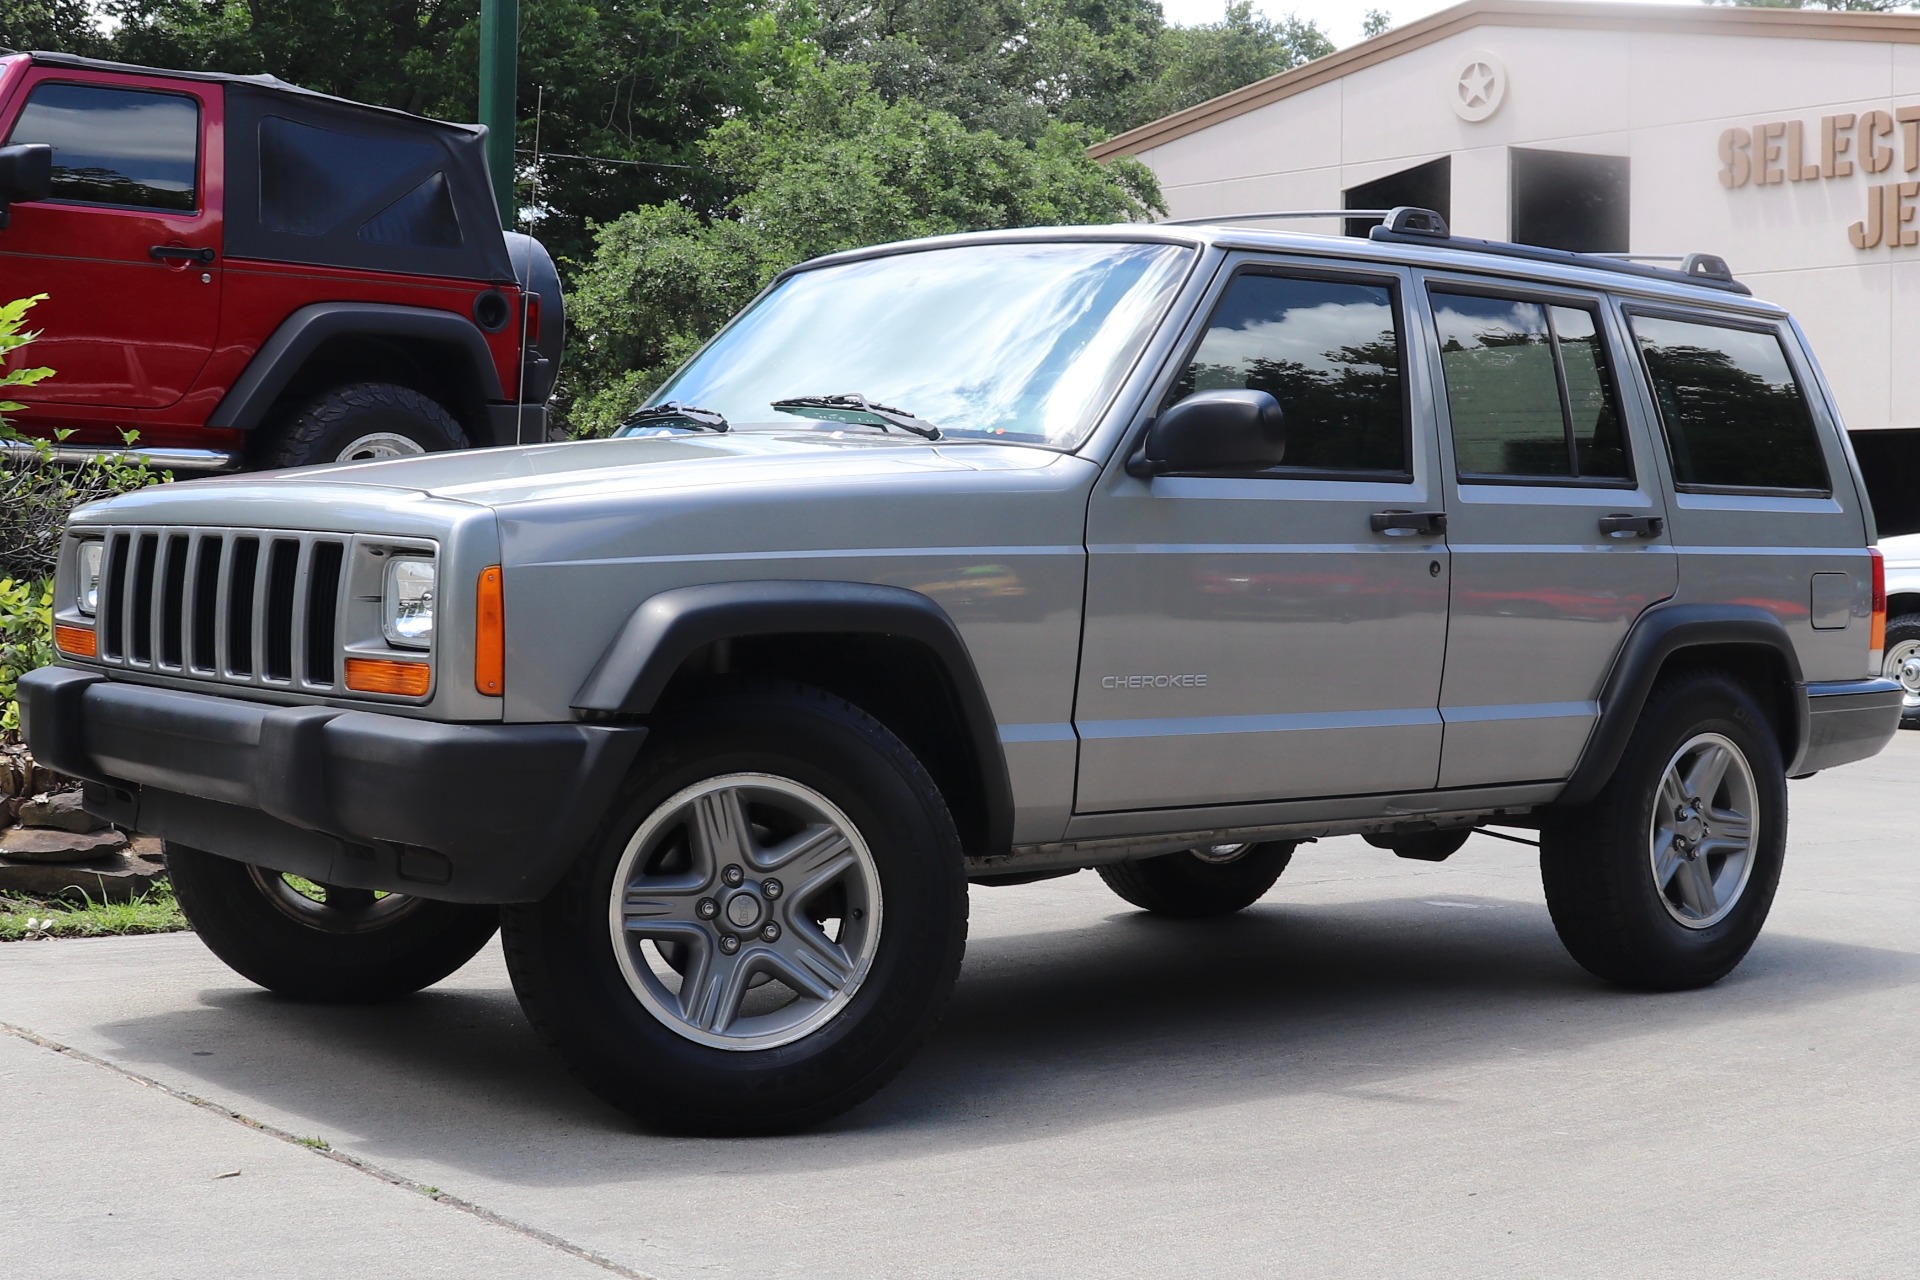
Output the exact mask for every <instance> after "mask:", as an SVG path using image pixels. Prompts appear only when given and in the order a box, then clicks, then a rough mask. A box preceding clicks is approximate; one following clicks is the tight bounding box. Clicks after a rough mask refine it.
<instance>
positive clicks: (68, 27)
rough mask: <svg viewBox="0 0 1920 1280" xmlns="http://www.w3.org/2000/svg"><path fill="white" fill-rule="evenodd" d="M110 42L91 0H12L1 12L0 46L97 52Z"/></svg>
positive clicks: (71, 51)
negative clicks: (97, 24) (94, 18)
mask: <svg viewBox="0 0 1920 1280" xmlns="http://www.w3.org/2000/svg"><path fill="white" fill-rule="evenodd" d="M106 44H107V40H106V37H105V36H104V35H102V34H101V32H100V30H99V29H98V28H97V27H96V26H94V22H93V8H92V6H91V5H90V4H88V3H87V0H10V3H9V4H8V5H7V6H6V8H5V10H4V11H0V49H57V50H60V51H63V52H66V53H79V54H94V53H101V52H104V51H105V49H106Z"/></svg>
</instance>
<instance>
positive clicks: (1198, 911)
mask: <svg viewBox="0 0 1920 1280" xmlns="http://www.w3.org/2000/svg"><path fill="white" fill-rule="evenodd" d="M1297 845H1298V842H1297V841H1293V840H1273V841H1268V842H1267V843H1264V844H1256V845H1254V846H1252V847H1251V848H1249V849H1248V850H1247V851H1246V852H1245V853H1243V854H1241V855H1240V856H1239V857H1237V858H1235V859H1234V860H1233V861H1232V862H1208V861H1206V860H1205V859H1203V858H1199V857H1196V856H1195V855H1194V854H1193V853H1191V852H1186V851H1182V852H1180V853H1167V854H1162V855H1160V856H1159V857H1157V858H1141V859H1138V860H1136V861H1133V862H1115V863H1111V864H1109V865H1107V866H1104V867H1101V868H1099V871H1100V878H1101V879H1102V880H1104V881H1106V884H1107V888H1109V889H1111V890H1113V891H1114V892H1115V893H1117V894H1119V895H1120V896H1121V897H1122V898H1124V899H1125V900H1126V901H1128V902H1130V903H1132V904H1133V905H1134V906H1136V907H1139V908H1140V909H1141V910H1142V911H1151V912H1153V913H1154V914H1155V915H1160V916H1172V917H1175V918H1177V919H1184V920H1198V919H1203V918H1205V917H1208V916H1226V915H1232V914H1233V913H1234V912H1236V911H1242V910H1245V909H1246V908H1247V907H1250V906H1252V905H1253V904H1254V903H1256V902H1258V901H1260V899H1261V898H1263V897H1265V896H1266V894H1267V890H1269V889H1271V888H1273V883H1274V881H1276V880H1278V879H1279V878H1280V873H1281V872H1282V871H1285V870H1286V869H1287V864H1288V863H1289V862H1291V861H1293V851H1294V849H1295V848H1296V847H1297Z"/></svg>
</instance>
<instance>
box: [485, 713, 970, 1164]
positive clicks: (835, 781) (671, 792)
mask: <svg viewBox="0 0 1920 1280" xmlns="http://www.w3.org/2000/svg"><path fill="white" fill-rule="evenodd" d="M964 868H965V863H964V860H963V857H962V854H961V849H960V838H959V835H958V833H957V832H956V830H955V828H954V824H953V819H952V817H951V816H950V814H949V813H948V810H947V806H946V802H945V800H944V799H943V798H942V796H941V794H940V791H939V789H938V788H937V787H936V786H935V785H934V782H933V779H932V778H931V777H930V776H928V774H927V771H926V770H925V769H924V768H923V767H922V766H921V764H920V762H919V760H918V759H916V758H915V757H914V755H913V753H912V752H911V751H909V750H908V749H907V747H906V746H905V745H904V744H903V743H902V742H901V741H900V740H899V738H897V737H895V736H894V734H893V733H892V732H890V731H889V730H888V729H887V728H886V727H885V726H883V725H881V724H880V723H879V722H878V721H876V720H875V719H873V718H872V717H871V716H869V715H867V714H866V713H864V712H862V711H861V710H859V709H858V708H856V707H854V706H852V705H851V704H849V703H847V702H844V701H842V700H841V699H839V698H835V697H832V696H830V695H828V694H826V693H823V692H821V691H819V690H817V689H812V688H808V687H804V686H800V685H793V684H785V683H773V682H753V683H745V682H743V683H742V685H740V686H739V687H737V688H735V689H733V690H729V691H726V692H722V693H719V694H717V695H716V696H713V697H710V698H707V699H704V700H702V701H700V702H697V703H693V704H689V705H687V706H686V707H684V708H683V709H682V710H681V711H680V712H678V713H677V714H673V715H670V716H669V717H666V718H664V719H663V720H661V721H660V722H658V723H656V724H655V725H654V727H653V730H652V732H651V733H650V735H649V738H648V742H647V746H646V749H645V751H644V752H643V754H642V756H641V759H640V761H639V763H638V764H637V765H636V766H635V769H634V772H633V774H632V776H631V777H630V778H629V779H628V781H627V783H626V784H625V787H624V788H623V790H622V792H621V794H620V796H619V797H618V798H617V799H616V801H615V803H614V805H613V808H612V810H611V812H609V814H608V815H607V819H606V821H605V823H604V824H603V825H602V827H601V829H600V831H599V833H598V834H597V835H595V836H594V837H593V839H592V842H591V843H590V844H589V845H588V846H587V848H586V851H585V853H584V854H583V855H582V857H581V858H580V859H579V861H578V862H577V863H576V864H575V865H574V867H573V868H572V870H571V871H569V873H568V874H567V876H566V878H565V879H564V880H562V881H561V883H560V884H559V886H558V887H556V888H555V889H554V891H553V892H552V893H551V894H550V895H548V897H547V898H546V899H545V900H544V901H541V902H539V903H536V904H532V905H526V906H514V907H509V908H508V909H507V910H506V912H505V924H504V941H505V945H506V955H507V969H508V972H509V973H510V974H511V975H512V977H513V986H514V991H515V992H516V993H517V994H518V995H519V997H520V1003H521V1006H522V1007H523V1008H524V1009H525V1010H526V1013H527V1016H528V1018H529V1019H530V1020H531V1021H532V1022H533V1025H534V1028H535V1030H536V1031H538V1032H539V1034H540V1035H541V1037H542V1038H543V1039H545V1040H546V1041H547V1043H548V1044H549V1045H551V1046H552V1047H553V1048H554V1049H555V1050H556V1051H558V1052H559V1054H560V1055H561V1057H562V1058H563V1059H565V1061H566V1062H567V1064H568V1066H569V1067H570V1068H571V1069H572V1071H573V1073H574V1075H575V1076H577V1077H578V1078H579V1079H580V1080H581V1082H582V1083H584V1084H585V1085H586V1086H587V1087H588V1088H589V1089H591V1090H593V1091H594V1092H595V1093H597V1094H599V1095H600V1097H602V1098H604V1099H605V1100H606V1101H608V1102H609V1103H611V1104H613V1105H614V1106H616V1107H618V1108H620V1109H621V1110H623V1111H625V1112H627V1113H628V1114H630V1115H632V1116H634V1117H635V1118H637V1119H639V1120H640V1121H641V1122H643V1123H644V1124H646V1125H648V1126H649V1127H651V1128H654V1129H656V1130H663V1131H669V1132H680V1133H695V1134H759V1133H780V1132H787V1131H791V1130H794V1129H798V1128H802V1127H804V1126H806V1125H810V1124H815V1123H817V1122H819V1121H821V1120H824V1119H826V1118H827V1117H829V1116H832V1115H835V1114H837V1113H839V1112H841V1111H844V1110H846V1109H847V1108H849V1107H851V1106H853V1105H855V1104H856V1103H859V1102H861V1101H863V1100H864V1099H866V1098H867V1097H869V1096H871V1095H872V1094H873V1093H874V1092H875V1091H877V1090H878V1089H879V1088H880V1087H881V1086H882V1085H884V1084H885V1083H886V1082H887V1081H888V1080H890V1079H891V1078H892V1077H893V1076H894V1075H895V1074H896V1073H897V1072H898V1071H899V1070H900V1068H901V1067H902V1066H904V1065H905V1064H906V1062H907V1060H908V1059H909V1058H910V1057H911V1056H912V1055H913V1053H914V1051H915V1050H916V1049H918V1048H919V1046H920V1045H921V1043H922V1042H923V1041H925V1039H926V1038H927V1036H928V1035H929V1034H930V1033H931V1032H932V1030H933V1027H934V1024H935V1023H936V1022H937V1021H938V1019H939V1015H940V1012H941V1010H942V1009H943V1008H944V1007H945V1004H946V1000H947V997H948V994H949V993H950V992H951V991H952V989H953V984H954V980H955V978H956V977H957V976H958V974H959V970H960V960H961V956H962V953H963V952H964V951H965V948H966V936H967V886H966V878H965V871H964ZM756 993H758V994H756Z"/></svg>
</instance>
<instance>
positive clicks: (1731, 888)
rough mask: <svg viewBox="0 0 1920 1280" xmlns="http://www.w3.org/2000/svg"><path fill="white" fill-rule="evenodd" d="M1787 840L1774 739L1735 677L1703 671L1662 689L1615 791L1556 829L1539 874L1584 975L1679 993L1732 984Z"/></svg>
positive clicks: (1551, 829) (1554, 824) (1544, 843)
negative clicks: (1729, 980) (1724, 980)
mask: <svg viewBox="0 0 1920 1280" xmlns="http://www.w3.org/2000/svg"><path fill="white" fill-rule="evenodd" d="M1786 843H1787V784H1786V770H1785V766H1784V765H1783V764H1782V761H1781V758H1780V747H1779V743H1778V741H1777V740H1776V738H1775V736H1774V731H1773V728H1772V727H1771V726H1770V725H1769V724H1768V723H1767V719H1766V716H1765V715H1764V714H1763V713H1762V712H1761V710H1760V708H1759V706H1758V705H1757V704H1756V703H1755V702H1754V700H1753V696H1752V695H1751V694H1750V693H1748V692H1747V690H1746V689H1745V688H1744V687H1742V686H1741V685H1740V684H1739V683H1738V682H1736V681H1735V680H1734V679H1733V678H1732V677H1730V676H1727V675H1723V674H1720V673H1717V672H1705V673H1695V674H1691V675H1683V676H1680V677H1676V678H1672V679H1668V680H1666V681H1663V682H1662V683H1661V684H1660V685H1658V686H1656V687H1655V689H1654V691H1653V694H1652V695H1651V696H1650V697H1649V698H1648V699H1647V705H1646V708H1645V710H1644V711H1643V712H1642V713H1641V718H1640V723H1639V725H1638V726H1637V727H1636V728H1635V729H1634V731H1633V736H1632V737H1631V738H1629V739H1628V741H1627V747H1626V751H1625V753H1624V754H1623V755H1622V756H1621V760H1620V765H1619V768H1618V769H1617V770H1616V771H1615V773H1614V776H1613V778H1612V779H1611V780H1610V781H1609V782H1608V783H1607V785H1606V787H1605V788H1604V789H1602V791H1601V792H1600V794H1599V795H1598V796H1596V797H1595V798H1594V799H1593V800H1592V802H1590V803H1589V804H1586V805H1584V806H1582V807H1581V808H1579V809H1578V810H1575V811H1571V812H1566V813H1561V814H1557V815H1554V816H1553V817H1552V818H1551V820H1549V821H1548V822H1547V823H1546V824H1545V826H1543V828H1542V830H1541V833H1540V874H1541V880H1542V882H1543V884H1544V886H1545V888H1546V897H1547V909H1548V910H1549V912H1551V914H1552V916H1553V924H1554V928H1555V929H1556V930H1557V931H1558V932H1559V934H1560V940H1561V942H1563V943H1564V944H1565V945H1566V948H1567V951H1568V952H1569V953H1570V954H1571V955H1572V956H1573V958H1574V959H1575V960H1576V961H1578V962H1579V963H1580V965H1581V966H1582V967H1583V968H1585V969H1586V970H1587V971H1588V972H1590V973H1592V974H1594V975H1595V976H1597V977H1600V978H1604V979H1606V980H1607V981H1609V982H1615V983H1619V984H1620V985H1622V986H1628V987H1636V988H1640V989H1643V990H1652V991H1678V990H1685V989H1688V988H1692V987H1703V986H1706V985H1708V984H1709V983H1713V982H1717V981H1719V980H1720V979H1721V978H1723V977H1725V976H1726V975H1727V974H1728V973H1731V972H1732V971H1733V969H1734V967H1735V966H1736V965H1738V964H1739V963H1740V961H1741V960H1742V959H1743V958H1744V957H1745V956H1746V954H1747V950H1748V949H1749V948H1750V947H1752V945H1753V942H1754V939H1755V938H1757V937H1758V936H1759V934H1760V928H1761V926H1762V925H1763V924H1764V923H1765V922H1766V918H1767V912H1768V911H1769V909H1771V907H1772V905H1773V895H1774V890H1775V888H1776V887H1777V886H1778V884H1779V882H1780V868H1781V864H1782V862H1783V860H1784V858H1785V854H1786Z"/></svg>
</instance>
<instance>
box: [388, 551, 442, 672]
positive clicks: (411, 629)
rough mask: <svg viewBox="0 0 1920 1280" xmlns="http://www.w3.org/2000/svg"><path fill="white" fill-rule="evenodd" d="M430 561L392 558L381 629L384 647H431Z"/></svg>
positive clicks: (431, 564)
mask: <svg viewBox="0 0 1920 1280" xmlns="http://www.w3.org/2000/svg"><path fill="white" fill-rule="evenodd" d="M433 576H434V575H433V561H431V560H419V559H413V558H410V557H405V556H395V557H394V558H393V559H392V560H389V561H388V562H387V587H386V593H385V598H384V605H383V617H382V620H381V627H380V629H381V630H382V631H384V632H385V633H386V636H387V643H388V644H395V645H400V646H401V647H403V648H407V649H425V648H428V647H430V646H431V645H432V644H433Z"/></svg>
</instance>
